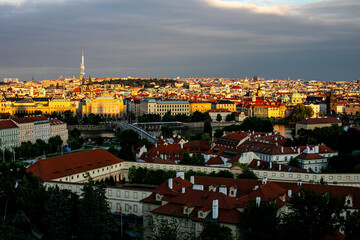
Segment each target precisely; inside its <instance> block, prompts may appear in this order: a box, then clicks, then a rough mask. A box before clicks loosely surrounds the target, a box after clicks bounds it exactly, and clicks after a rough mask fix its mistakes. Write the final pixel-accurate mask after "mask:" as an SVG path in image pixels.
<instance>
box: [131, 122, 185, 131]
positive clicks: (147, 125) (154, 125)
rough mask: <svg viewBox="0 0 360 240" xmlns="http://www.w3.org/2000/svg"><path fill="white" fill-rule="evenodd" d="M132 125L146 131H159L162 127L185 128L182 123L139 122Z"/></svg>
mask: <svg viewBox="0 0 360 240" xmlns="http://www.w3.org/2000/svg"><path fill="white" fill-rule="evenodd" d="M133 125H134V126H137V127H140V128H142V129H144V130H146V131H159V130H160V129H161V127H162V126H166V127H168V128H171V129H184V128H186V127H185V126H184V124H183V123H182V122H141V123H133Z"/></svg>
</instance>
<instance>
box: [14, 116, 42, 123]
mask: <svg viewBox="0 0 360 240" xmlns="http://www.w3.org/2000/svg"><path fill="white" fill-rule="evenodd" d="M12 120H13V121H15V122H17V123H31V122H38V121H46V120H48V119H47V118H46V117H45V116H28V117H21V118H13V119H12Z"/></svg>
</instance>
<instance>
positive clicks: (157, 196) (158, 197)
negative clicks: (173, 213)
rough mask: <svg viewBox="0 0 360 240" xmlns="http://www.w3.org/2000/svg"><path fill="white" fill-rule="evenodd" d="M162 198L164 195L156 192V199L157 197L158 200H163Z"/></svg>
mask: <svg viewBox="0 0 360 240" xmlns="http://www.w3.org/2000/svg"><path fill="white" fill-rule="evenodd" d="M161 198H162V196H161V195H160V194H158V193H157V194H156V195H155V199H156V201H161Z"/></svg>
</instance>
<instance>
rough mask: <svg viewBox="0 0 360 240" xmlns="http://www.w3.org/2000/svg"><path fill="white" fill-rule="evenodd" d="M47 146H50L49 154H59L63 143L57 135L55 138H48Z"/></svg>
mask: <svg viewBox="0 0 360 240" xmlns="http://www.w3.org/2000/svg"><path fill="white" fill-rule="evenodd" d="M48 142H49V145H50V146H51V152H59V150H60V148H61V146H62V144H63V141H62V140H61V138H60V136H59V135H56V136H55V137H51V138H49V141H48Z"/></svg>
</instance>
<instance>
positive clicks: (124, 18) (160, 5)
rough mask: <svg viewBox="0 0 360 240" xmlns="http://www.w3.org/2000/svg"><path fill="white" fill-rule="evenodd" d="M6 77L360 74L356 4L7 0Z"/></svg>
mask: <svg viewBox="0 0 360 240" xmlns="http://www.w3.org/2000/svg"><path fill="white" fill-rule="evenodd" d="M0 6H1V8H2V10H1V11H0V17H1V19H2V20H1V23H0V32H1V34H2V37H1V40H0V42H1V46H2V47H1V48H0V54H1V56H2V57H1V59H0V79H3V78H16V77H18V78H19V79H20V80H21V81H24V80H25V81H30V80H31V78H32V76H35V79H36V80H43V79H57V78H58V76H59V75H63V76H66V77H72V76H75V77H79V75H80V74H79V60H80V58H81V51H82V50H84V55H85V57H86V69H87V70H86V75H85V76H89V75H91V76H94V77H117V76H118V77H125V76H133V77H164V78H165V77H169V78H175V77H177V76H180V77H224V78H245V77H249V78H251V77H252V76H253V75H254V74H256V75H257V76H259V77H264V78H274V79H287V78H288V77H290V78H291V79H298V78H303V79H305V80H320V81H341V80H346V81H351V80H357V79H358V78H359V76H360V73H359V70H358V65H359V63H360V57H359V56H360V54H359V53H360V46H359V44H358V42H359V40H360V31H359V30H360V20H359V14H358V12H359V9H360V3H359V2H357V1H355V0H346V1H341V2H340V1H335V0H320V1H310V0H296V1H285V0H283V1H281V0H276V1H247V0H244V1H234V0H233V1H230V0H229V1H219V0H184V1H181V2H172V1H164V0H158V1H153V2H152V3H151V4H150V3H149V2H147V1H145V0H141V1H136V2H133V1H126V0H125V1H120V2H119V1H112V0H109V1H101V2H100V1H72V2H70V1H67V0H64V1H56V2H55V1H48V0H42V1H31V0H22V1H17V0H11V1H10V0H0Z"/></svg>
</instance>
